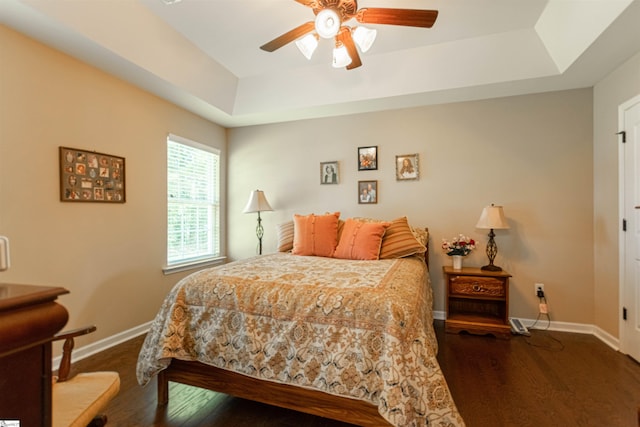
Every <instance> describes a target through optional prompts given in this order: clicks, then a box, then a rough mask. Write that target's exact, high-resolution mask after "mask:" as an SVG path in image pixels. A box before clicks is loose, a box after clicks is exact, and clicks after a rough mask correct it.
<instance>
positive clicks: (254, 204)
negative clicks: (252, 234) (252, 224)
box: [243, 190, 273, 255]
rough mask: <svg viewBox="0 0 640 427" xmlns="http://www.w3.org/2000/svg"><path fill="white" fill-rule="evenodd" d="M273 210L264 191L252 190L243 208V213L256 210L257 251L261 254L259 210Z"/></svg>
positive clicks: (261, 234)
mask: <svg viewBox="0 0 640 427" xmlns="http://www.w3.org/2000/svg"><path fill="white" fill-rule="evenodd" d="M266 211H273V209H272V208H271V205H269V202H267V198H266V197H265V195H264V191H260V190H254V191H252V192H251V194H250V195H249V202H248V203H247V206H246V207H245V208H244V211H243V213H254V212H258V226H257V227H256V236H258V248H259V249H258V253H259V254H260V255H262V236H264V228H263V227H262V219H261V218H260V212H266Z"/></svg>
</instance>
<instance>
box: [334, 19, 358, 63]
mask: <svg viewBox="0 0 640 427" xmlns="http://www.w3.org/2000/svg"><path fill="white" fill-rule="evenodd" d="M336 38H337V39H338V40H339V41H340V42H342V44H343V45H344V47H346V48H347V52H348V53H349V56H350V57H351V64H349V65H347V66H346V67H345V68H346V69H347V70H353V69H354V68H358V67H359V66H361V65H362V61H361V60H360V55H359V54H358V49H356V44H355V43H354V42H353V37H352V36H351V30H350V29H349V28H347V27H342V28H340V32H339V33H338V35H337V36H336Z"/></svg>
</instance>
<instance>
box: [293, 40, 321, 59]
mask: <svg viewBox="0 0 640 427" xmlns="http://www.w3.org/2000/svg"><path fill="white" fill-rule="evenodd" d="M296 46H298V49H300V52H302V54H303V55H304V56H305V58H307V59H311V56H312V55H313V52H315V51H316V48H317V47H318V36H316V35H315V34H307V35H306V36H304V37H302V38H301V39H298V40H296Z"/></svg>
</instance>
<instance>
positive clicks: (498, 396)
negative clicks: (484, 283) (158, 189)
mask: <svg viewBox="0 0 640 427" xmlns="http://www.w3.org/2000/svg"><path fill="white" fill-rule="evenodd" d="M436 332H437V335H438V341H439V344H440V352H439V355H438V360H439V363H440V366H441V367H442V370H443V372H444V374H445V378H446V379H447V383H448V384H449V388H450V389H451V393H452V395H453V398H454V400H455V402H456V404H457V406H458V409H459V410H460V413H461V414H462V417H463V418H464V419H465V421H466V423H467V426H469V427H480V426H491V427H498V426H517V427H521V426H522V427H525V426H536V427H541V426H607V427H614V426H615V427H617V426H620V427H636V426H638V413H637V411H638V406H639V405H640V364H638V363H636V362H635V361H633V360H632V359H630V358H628V357H627V356H624V355H622V354H620V353H618V352H616V351H614V350H612V349H611V348H610V347H608V346H607V345H605V344H604V343H602V342H601V341H599V340H598V339H597V338H595V337H593V336H591V335H582V334H571V333H563V332H552V331H533V332H532V336H531V337H523V336H516V337H513V339H511V340H499V339H495V338H493V337H490V336H487V337H483V336H472V335H465V334H460V335H452V334H446V333H444V326H443V322H442V321H437V322H436ZM142 339H143V337H139V338H136V339H133V340H130V341H128V342H126V343H123V344H121V345H118V346H116V347H113V348H111V349H109V350H107V351H104V352H102V353H99V354H96V355H94V356H92V357H90V358H87V359H85V360H81V361H79V362H78V363H76V364H75V365H74V367H73V370H74V371H78V372H83V371H92V370H116V371H118V372H120V377H121V381H122V385H121V389H120V393H119V395H118V396H117V397H116V398H115V399H114V400H113V401H112V402H111V403H110V404H109V407H108V408H107V409H106V413H107V415H108V417H109V423H108V424H107V426H112V427H117V426H122V427H129V426H183V427H196V426H215V427H231V426H233V427H241V426H251V427H276V426H277V427H299V426H305V427H348V426H349V424H344V423H340V422H336V421H331V420H326V419H323V418H318V417H313V416H310V415H306V414H301V413H297V412H294V411H289V410H285V409H280V408H275V407H271V406H268V405H263V404H260V403H255V402H250V401H247V400H242V399H237V398H233V397H230V396H227V395H223V394H218V393H214V392H211V391H207V390H202V389H198V388H194V387H189V386H184V385H180V384H173V383H172V384H171V387H170V400H169V405H168V406H166V407H157V405H156V384H155V382H153V383H152V384H150V385H148V386H147V387H140V386H139V385H138V384H137V382H136V378H135V364H136V360H137V355H138V350H139V348H140V346H141V343H142Z"/></svg>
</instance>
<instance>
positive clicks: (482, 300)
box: [442, 266, 511, 339]
mask: <svg viewBox="0 0 640 427" xmlns="http://www.w3.org/2000/svg"><path fill="white" fill-rule="evenodd" d="M442 271H443V272H444V278H445V283H446V287H447V294H446V295H447V296H446V298H447V319H446V321H445V330H446V331H447V332H452V333H457V332H461V331H466V332H468V333H470V334H483V335H484V334H493V335H495V336H496V337H498V338H505V339H509V338H511V326H510V325H509V277H511V275H510V274H509V273H507V272H506V271H485V270H481V269H480V268H470V267H464V268H462V269H461V270H454V269H453V267H450V266H447V267H442Z"/></svg>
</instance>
